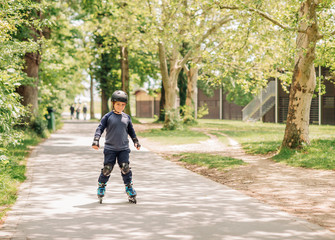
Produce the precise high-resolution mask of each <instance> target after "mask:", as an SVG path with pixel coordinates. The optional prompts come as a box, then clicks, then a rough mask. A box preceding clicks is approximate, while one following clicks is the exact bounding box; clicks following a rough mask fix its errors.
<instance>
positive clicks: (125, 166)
mask: <svg viewBox="0 0 335 240" xmlns="http://www.w3.org/2000/svg"><path fill="white" fill-rule="evenodd" d="M129 171H130V167H129V163H122V165H121V172H122V173H123V174H127V173H129Z"/></svg>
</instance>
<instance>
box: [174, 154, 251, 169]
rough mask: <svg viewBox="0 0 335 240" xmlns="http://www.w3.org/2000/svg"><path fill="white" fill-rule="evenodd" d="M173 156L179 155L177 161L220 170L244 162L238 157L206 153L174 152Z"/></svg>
mask: <svg viewBox="0 0 335 240" xmlns="http://www.w3.org/2000/svg"><path fill="white" fill-rule="evenodd" d="M174 156H179V157H180V159H179V161H182V162H186V163H190V164H195V165H198V166H205V167H208V168H216V169H219V170H221V171H222V170H227V169H231V168H233V167H236V166H240V165H244V164H246V163H245V162H243V161H242V160H240V159H235V158H231V157H224V156H220V155H214V154H207V153H182V154H176V155H174Z"/></svg>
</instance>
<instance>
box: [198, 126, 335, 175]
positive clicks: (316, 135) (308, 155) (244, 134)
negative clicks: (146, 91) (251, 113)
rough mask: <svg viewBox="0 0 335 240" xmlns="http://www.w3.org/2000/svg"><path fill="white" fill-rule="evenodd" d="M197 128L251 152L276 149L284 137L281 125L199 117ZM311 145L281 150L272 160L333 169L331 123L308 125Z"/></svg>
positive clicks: (333, 131) (334, 130) (334, 141)
mask: <svg viewBox="0 0 335 240" xmlns="http://www.w3.org/2000/svg"><path fill="white" fill-rule="evenodd" d="M199 122H200V125H199V127H200V128H208V129H215V131H216V132H218V133H220V132H221V133H224V134H227V135H228V136H230V137H232V138H234V139H235V140H236V141H238V142H239V143H241V145H242V147H243V149H244V150H245V151H246V152H247V153H251V154H267V153H271V152H278V150H279V149H280V147H281V143H282V140H283V137H284V131H285V124H274V123H261V122H254V123H252V122H242V121H229V120H200V121H199ZM309 132H310V135H309V136H310V139H311V145H310V146H306V147H304V148H303V149H301V150H290V149H282V150H281V151H280V153H279V154H278V155H276V156H275V157H274V158H273V159H274V160H275V161H278V162H285V163H286V164H289V165H291V166H296V167H305V168H315V169H332V170H335V160H334V159H335V158H334V156H335V149H334V147H333V146H334V145H335V137H334V136H335V126H329V125H322V126H319V125H310V127H309Z"/></svg>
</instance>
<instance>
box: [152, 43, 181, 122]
mask: <svg viewBox="0 0 335 240" xmlns="http://www.w3.org/2000/svg"><path fill="white" fill-rule="evenodd" d="M158 48H159V62H160V68H161V74H162V81H163V85H164V90H165V105H164V109H165V120H164V127H168V128H169V126H170V125H171V122H172V121H175V120H176V119H178V117H179V113H178V111H177V107H178V102H177V100H178V98H177V97H178V92H179V90H178V75H179V72H180V70H181V66H179V65H178V58H177V56H178V52H177V49H176V48H175V49H174V51H173V54H172V57H171V61H170V72H168V68H167V62H166V53H165V48H164V46H163V44H162V43H161V42H160V43H159V44H158Z"/></svg>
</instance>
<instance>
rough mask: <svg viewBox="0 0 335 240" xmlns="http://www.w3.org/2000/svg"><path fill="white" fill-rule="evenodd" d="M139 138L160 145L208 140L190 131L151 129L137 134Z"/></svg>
mask: <svg viewBox="0 0 335 240" xmlns="http://www.w3.org/2000/svg"><path fill="white" fill-rule="evenodd" d="M137 135H138V136H140V137H146V138H149V139H152V140H154V141H157V142H159V143H161V144H171V145H180V144H188V143H197V142H199V141H203V140H206V139H208V138H209V137H208V136H207V135H206V134H204V133H201V132H198V131H192V130H190V129H187V128H185V129H183V130H173V131H167V130H162V129H151V130H150V131H145V132H139V133H138V134H137Z"/></svg>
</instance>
